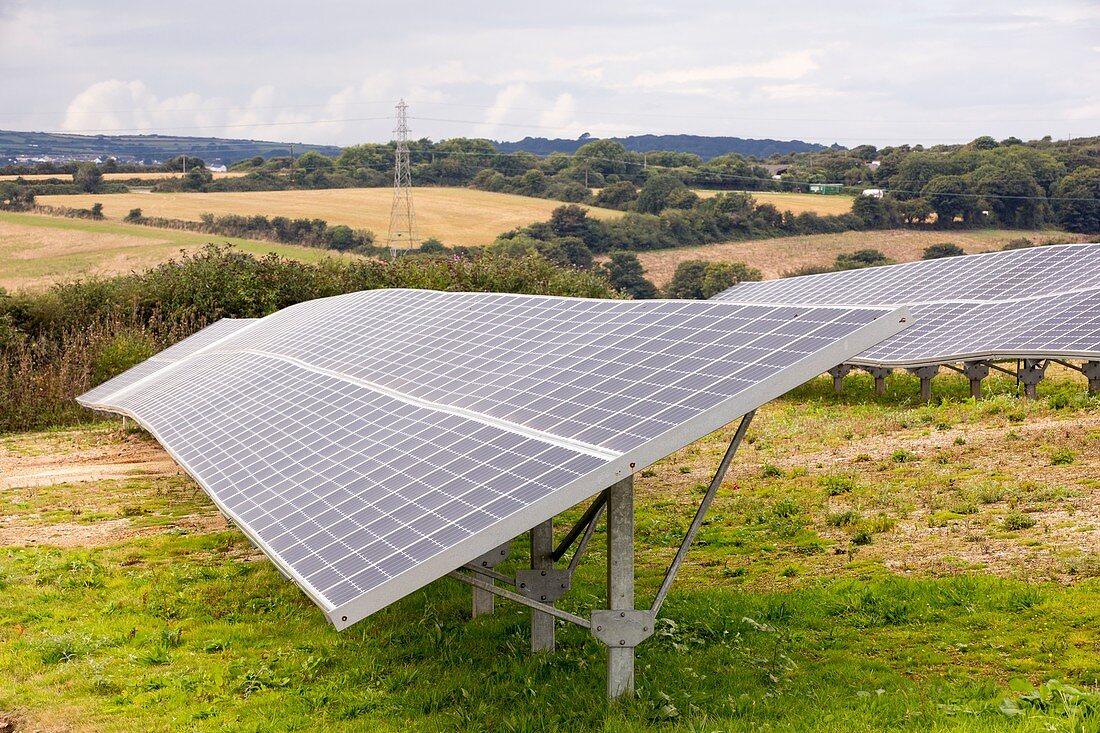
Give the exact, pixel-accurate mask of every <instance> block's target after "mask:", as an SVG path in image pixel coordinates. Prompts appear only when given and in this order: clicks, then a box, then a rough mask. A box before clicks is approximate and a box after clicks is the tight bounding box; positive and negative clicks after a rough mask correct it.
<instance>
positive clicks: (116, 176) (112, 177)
mask: <svg viewBox="0 0 1100 733" xmlns="http://www.w3.org/2000/svg"><path fill="white" fill-rule="evenodd" d="M182 175H183V173H178V172H174V171H168V172H165V171H157V172H154V171H150V172H149V173H104V174H103V180H105V181H129V180H130V179H133V178H140V179H141V180H143V181H160V180H163V179H165V178H179V177H180V176H182ZM211 175H212V176H214V178H240V177H241V176H245V175H248V174H247V173H245V172H243V171H225V172H218V173H212V174H211ZM17 178H22V179H23V180H24V181H49V180H62V181H71V180H72V176H71V175H69V174H68V173H29V174H27V175H24V176H12V175H3V176H0V181H14V180H16V179H17Z"/></svg>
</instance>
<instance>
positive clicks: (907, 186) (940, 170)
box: [879, 153, 948, 200]
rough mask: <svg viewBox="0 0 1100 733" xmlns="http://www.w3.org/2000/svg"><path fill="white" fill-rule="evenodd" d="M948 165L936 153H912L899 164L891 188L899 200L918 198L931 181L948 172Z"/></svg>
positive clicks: (945, 160) (892, 178)
mask: <svg viewBox="0 0 1100 733" xmlns="http://www.w3.org/2000/svg"><path fill="white" fill-rule="evenodd" d="M884 164H885V161H884ZM947 165H948V161H947V159H946V158H944V157H943V156H942V155H938V154H936V153H910V154H909V155H906V156H905V157H904V158H902V159H901V162H900V163H899V164H898V172H897V174H896V175H894V176H892V177H891V178H890V188H891V189H894V190H893V193H894V195H896V196H897V197H898V198H899V199H903V200H904V199H910V198H916V197H917V196H919V195H920V192H921V189H923V188H924V187H925V186H926V185H928V182H929V181H931V180H932V179H933V178H935V177H936V176H939V175H943V174H944V173H947V172H948V171H947V170H946V168H947ZM881 173H882V171H881V170H880V171H879V174H880V175H881Z"/></svg>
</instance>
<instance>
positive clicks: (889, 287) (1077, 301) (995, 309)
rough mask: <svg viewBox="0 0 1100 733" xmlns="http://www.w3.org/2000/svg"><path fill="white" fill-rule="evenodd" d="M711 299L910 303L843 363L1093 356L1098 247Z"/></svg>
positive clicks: (840, 276)
mask: <svg viewBox="0 0 1100 733" xmlns="http://www.w3.org/2000/svg"><path fill="white" fill-rule="evenodd" d="M715 299H716V300H725V299H729V300H734V301H737V302H755V303H773V304H777V303H782V304H801V305H830V304H831V305H835V304H841V303H844V304H852V305H881V306H884V305H900V304H906V305H909V306H910V308H911V311H912V315H913V320H914V322H915V325H914V326H913V327H912V328H909V329H906V330H905V331H904V332H902V333H900V334H898V335H896V336H894V337H891V338H889V339H885V340H884V341H882V342H880V343H879V344H876V345H875V346H874V347H872V348H871V349H868V350H867V351H865V352H863V353H861V354H860V355H859V356H858V357H856V358H853V359H849V363H853V364H861V365H867V366H887V367H890V366H897V367H904V366H920V365H923V364H942V363H949V362H952V361H967V360H976V359H1020V358H1048V357H1061V358H1079V359H1098V358H1100V303H1098V301H1100V245H1098V244H1080V245H1059V246H1049V247H1035V248H1031V249H1022V250H1014V251H1009V252H996V253H990V254H982V255H968V256H965V257H948V258H943V259H937V260H928V261H921V262H912V263H907V264H903V265H889V266H885V267H872V268H867V269H862V270H849V271H846V272H838V273H827V274H822V275H808V276H804V277H793V278H785V279H781V280H771V281H767V282H759V283H742V284H739V285H735V286H734V287H732V288H730V289H729V290H726V291H725V292H723V293H720V294H719V295H717V296H715Z"/></svg>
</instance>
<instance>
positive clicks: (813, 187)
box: [810, 183, 844, 193]
mask: <svg viewBox="0 0 1100 733" xmlns="http://www.w3.org/2000/svg"><path fill="white" fill-rule="evenodd" d="M843 191H844V184H843V183H811V184H810V193H842V192H843Z"/></svg>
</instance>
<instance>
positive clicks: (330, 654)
mask: <svg viewBox="0 0 1100 733" xmlns="http://www.w3.org/2000/svg"><path fill="white" fill-rule="evenodd" d="M985 384H986V387H987V392H988V394H987V395H986V397H985V399H983V400H981V401H977V402H974V401H972V400H969V399H967V397H966V395H967V384H966V382H965V380H963V379H962V378H961V377H957V376H945V377H942V378H940V379H937V381H936V385H935V392H936V396H937V402H936V403H933V404H929V405H924V404H921V403H919V402H918V400H917V389H918V387H917V382H916V380H915V379H914V378H912V377H910V376H908V375H902V374H899V375H895V376H893V377H891V378H890V379H888V380H887V386H888V391H887V394H886V395H885V396H882V397H876V396H874V395H873V394H872V390H871V383H870V378H869V377H867V376H866V375H860V376H856V377H851V378H849V381H848V389H847V390H846V392H845V393H844V394H842V395H834V394H832V391H831V382H830V380H828V379H825V378H821V379H818V380H815V381H813V382H811V383H810V384H808V385H806V386H804V387H802V388H800V389H798V390H796V391H795V392H793V393H791V394H789V395H787V396H786V397H784V398H781V399H779V400H777V401H775V402H773V403H771V404H769V405H767V406H765V407H764V408H763V409H762V410H761V411H760V413H759V414H758V417H757V419H756V421H755V422H754V423H753V428H752V429H751V430H750V432H749V435H748V438H747V440H746V443H745V445H744V447H743V448H742V452H741V453H740V454H739V456H738V457H737V459H736V461H735V463H734V467H733V469H732V471H731V474H730V476H729V478H728V479H727V482H726V484H725V485H724V487H723V489H722V490H721V492H720V493H719V496H718V499H717V500H716V502H715V504H714V506H713V508H712V509H711V513H710V515H709V518H708V522H707V524H706V525H705V526H704V528H703V531H702V533H701V535H700V537H699V542H698V545H697V546H696V547H695V548H693V550H692V552H691V553H690V554H689V556H688V563H687V565H686V566H685V568H684V570H683V572H682V573H681V576H680V579H679V580H678V583H677V585H676V586H674V590H673V593H672V595H671V596H670V598H669V602H668V603H667V604H666V606H665V609H664V611H663V616H664V617H665V618H664V620H663V621H661V622H660V624H659V625H658V633H657V634H656V636H654V637H653V638H652V639H650V640H648V641H647V642H645V643H644V644H643V645H642V646H641V647H639V649H638V669H637V675H638V687H639V695H638V698H637V699H636V700H635V701H630V702H625V703H622V704H619V705H616V706H608V705H607V704H606V702H605V701H604V699H603V674H604V658H603V651H602V649H601V647H600V645H599V644H597V643H596V642H595V641H594V640H593V639H592V638H591V637H589V636H588V635H587V633H585V632H582V631H581V630H579V629H577V628H575V627H570V626H564V625H563V626H560V627H559V649H558V651H557V652H556V653H554V654H550V655H535V656H532V655H530V654H529V653H528V651H527V644H528V639H527V633H528V632H527V618H528V614H527V613H526V611H524V610H521V609H519V608H518V607H517V606H515V605H512V604H510V603H508V602H506V601H501V602H499V603H498V611H497V613H496V614H495V615H494V616H492V617H489V618H485V619H479V620H478V621H477V622H470V621H469V620H468V604H469V591H468V589H466V588H465V587H463V586H459V585H458V584H456V583H453V582H450V581H447V580H440V581H438V582H436V583H433V584H432V585H430V586H429V587H428V588H426V589H424V590H421V591H417V592H415V593H413V594H412V595H410V596H409V597H407V598H406V599H404V600H402V601H400V602H398V603H397V604H395V605H393V606H391V607H389V608H387V609H385V610H383V611H381V612H379V613H377V614H375V615H374V616H372V617H370V618H368V619H367V620H366V621H364V622H362V623H360V624H358V625H356V626H354V627H353V628H352V629H350V630H348V631H346V632H343V633H337V632H335V631H333V630H332V629H331V627H329V626H327V625H326V623H325V622H324V621H323V620H322V617H321V614H320V612H319V611H318V610H317V609H316V608H315V607H314V606H312V605H311V604H310V603H309V602H308V601H307V600H306V599H305V597H304V596H303V595H302V594H301V593H300V592H299V591H298V590H297V589H296V587H295V586H294V585H292V584H290V583H287V582H285V581H283V580H282V578H281V576H280V575H279V573H278V572H277V571H276V570H275V569H274V568H273V567H272V566H271V565H270V563H268V562H267V561H266V560H265V559H264V558H263V556H262V555H260V554H259V553H257V552H256V551H255V550H254V549H252V548H251V547H250V546H249V544H248V542H247V541H246V540H245V538H244V536H243V535H242V534H241V533H239V532H238V531H236V530H234V529H232V528H230V527H228V526H227V525H226V524H225V522H224V520H222V519H221V518H220V517H219V516H218V514H217V512H216V510H215V509H214V507H213V506H212V504H211V503H210V502H209V501H208V500H207V499H206V498H205V496H204V494H203V493H202V492H201V491H200V490H198V489H197V487H196V486H195V485H194V484H193V483H191V482H190V480H189V479H187V478H186V477H184V476H181V475H179V474H178V473H177V471H176V469H174V467H173V466H172V464H171V462H170V461H168V460H167V457H166V456H165V454H164V453H163V452H162V451H161V450H160V449H159V448H158V447H157V446H156V444H155V443H154V442H152V441H151V440H150V439H149V438H148V437H146V436H145V435H144V434H143V433H140V432H137V431H131V432H127V433H123V432H121V431H120V430H119V428H118V427H117V423H102V424H98V425H93V426H91V427H88V428H84V429H76V430H63V431H54V432H46V433H37V434H25V435H8V436H0V475H3V476H5V477H7V478H6V480H0V589H2V590H0V680H2V681H3V682H2V684H0V725H3V721H4V720H5V716H6V718H7V720H9V721H11V725H13V726H14V727H15V729H16V730H19V731H22V730H42V731H62V730H63V731H103V730H110V731H170V730H193V731H221V730H240V731H283V730H287V731H289V730H296V731H366V730H370V731H375V730H380V731H405V730H412V731H438V730H461V731H529V730H530V731H534V730H552V731H577V730H603V731H624V732H625V731H638V730H661V731H685V732H687V731H727V732H729V731H750V730H753V731H755V730H789V731H835V732H836V733H840V732H842V731H843V732H847V731H872V730H873V731H878V730H897V731H927V730H934V731H1014V732H1018V731H1026V732H1030V731H1093V730H1096V728H1097V723H1098V722H1100V718H1098V717H1097V716H1098V715H1100V710H1098V709H1097V707H1100V698H1098V697H1097V689H1098V686H1100V501H1098V499H1100V479H1098V476H1100V399H1098V398H1094V397H1093V398H1090V397H1088V396H1087V395H1086V394H1085V391H1084V383H1083V380H1082V379H1081V378H1080V377H1079V376H1077V375H1071V374H1070V373H1069V372H1067V371H1065V370H1061V369H1058V370H1054V369H1052V371H1051V379H1048V380H1046V381H1044V382H1043V383H1042V384H1041V385H1040V388H1039V391H1040V398H1039V399H1038V400H1034V401H1026V400H1022V399H1019V398H1017V397H1016V396H1014V395H1013V393H1012V392H1013V387H1014V385H1013V383H1012V382H1011V380H1010V379H1008V378H995V379H990V380H988V381H987V382H986V383H985ZM730 434H731V431H730V430H728V429H727V430H723V431H719V432H718V433H716V434H714V435H712V436H709V437H708V438H706V439H704V440H702V441H700V442H698V443H696V444H695V445H693V446H691V447H689V448H687V449H685V450H683V451H680V452H679V453H677V454H674V455H673V456H670V457H669V458H667V459H666V460H664V461H661V462H660V463H658V464H656V465H655V466H653V467H651V468H650V469H647V470H646V471H644V472H642V473H641V474H640V476H638V478H637V482H636V483H637V494H638V507H639V508H638V517H637V530H636V533H637V538H638V540H637V541H638V548H639V551H638V558H637V562H638V582H639V601H640V602H645V600H646V599H647V598H649V597H651V595H652V593H653V591H654V590H655V588H656V587H657V585H658V583H659V580H660V577H661V574H662V572H663V570H664V568H665V566H666V565H667V563H668V561H669V559H670V558H671V556H672V554H673V552H674V548H675V544H676V543H677V542H678V541H679V539H680V537H681V536H682V533H683V531H684V530H685V528H686V527H687V524H688V523H689V521H690V519H691V514H692V511H693V506H694V503H695V502H696V501H697V500H698V497H699V496H700V492H701V489H702V487H703V486H704V485H705V482H706V481H707V480H708V478H709V476H710V474H711V472H712V471H713V469H714V467H715V465H716V464H717V463H718V460H719V458H720V455H721V452H722V450H723V449H724V444H725V441H726V440H728V438H729V437H730ZM82 479H83V480H82ZM561 524H562V525H563V526H564V525H566V522H562V523H561ZM515 544H516V546H520V545H522V544H523V543H522V542H518V543H515ZM592 547H593V549H592V556H591V557H590V558H589V559H587V560H586V561H585V562H584V563H583V564H582V565H581V568H580V571H579V575H578V578H577V579H576V580H575V582H574V587H573V590H572V591H571V592H570V593H569V594H568V595H567V596H566V597H565V598H564V599H563V601H562V602H561V604H560V605H561V606H562V607H564V608H566V609H568V610H573V611H581V610H582V609H584V608H590V607H592V606H593V605H598V604H599V603H600V602H601V601H600V599H601V593H602V576H603V572H604V570H603V563H604V558H603V555H602V550H603V538H602V530H601V531H600V534H599V535H598V536H597V537H596V539H595V540H594V541H593V545H592ZM519 555H520V557H519V558H517V559H516V560H514V561H512V563H511V565H512V567H516V566H518V565H519V563H520V562H522V555H523V552H522V549H520V552H519ZM505 569H507V568H505ZM1049 679H1057V680H1059V681H1060V683H1061V684H1066V685H1072V686H1074V687H1075V688H1076V689H1077V690H1078V691H1077V692H1075V691H1073V690H1071V689H1066V688H1064V687H1058V686H1053V687H1045V688H1043V690H1042V692H1044V693H1045V698H1044V699H1045V701H1046V702H1045V703H1044V704H1030V703H1029V702H1028V700H1031V699H1037V698H1030V697H1026V693H1027V692H1028V691H1030V690H1032V688H1035V687H1036V686H1038V685H1041V684H1042V683H1044V682H1046V681H1047V680H1049ZM1005 699H1009V700H1010V701H1012V702H1010V703H1008V704H1006V703H1004V702H1003V701H1004V700H1005ZM1089 705H1092V706H1094V707H1093V713H1092V714H1091V717H1089V714H1088V713H1087V708H1088V706H1089ZM1005 711H1007V713H1006V712H1005ZM1017 711H1019V712H1018V713H1017Z"/></svg>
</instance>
